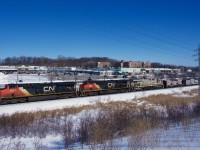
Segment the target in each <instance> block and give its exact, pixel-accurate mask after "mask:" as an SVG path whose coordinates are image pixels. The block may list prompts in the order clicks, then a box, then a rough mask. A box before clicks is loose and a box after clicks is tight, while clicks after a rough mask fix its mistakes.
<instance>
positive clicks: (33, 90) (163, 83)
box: [0, 78, 198, 105]
mask: <svg viewBox="0 0 200 150" xmlns="http://www.w3.org/2000/svg"><path fill="white" fill-rule="evenodd" d="M197 83H198V82H197V80H194V79H193V80H181V81H178V80H177V81H176V82H175V81H173V82H172V81H167V80H159V79H141V80H131V79H113V80H91V79H90V78H89V79H88V80H86V81H83V82H81V83H77V82H48V83H18V84H0V105H3V104H12V103H21V102H32V101H42V100H53V99H64V98H72V97H81V96H90V95H102V94H112V93H122V92H132V91H138V90H148V89H157V88H168V87H175V86H184V85H191V84H197Z"/></svg>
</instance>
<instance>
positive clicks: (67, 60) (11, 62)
mask: <svg viewBox="0 0 200 150" xmlns="http://www.w3.org/2000/svg"><path fill="white" fill-rule="evenodd" d="M101 61H102V62H111V64H112V66H117V65H115V64H117V63H120V60H116V59H111V58H108V57H81V58H74V57H65V56H62V55H59V56H57V58H48V57H43V56H42V57H30V56H20V57H7V58H5V59H0V65H2V66H3V65H7V66H20V65H26V66H48V67H65V66H68V67H80V68H96V67H97V63H98V62H101ZM151 68H181V69H183V70H186V69H188V68H189V67H185V66H176V65H168V64H161V63H157V62H156V63H155V62H154V63H151ZM190 68H192V69H193V70H195V71H197V70H198V67H190Z"/></svg>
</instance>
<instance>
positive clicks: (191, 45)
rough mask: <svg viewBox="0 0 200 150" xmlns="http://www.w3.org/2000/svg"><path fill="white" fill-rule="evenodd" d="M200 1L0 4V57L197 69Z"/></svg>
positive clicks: (15, 0) (39, 0) (92, 0)
mask: <svg viewBox="0 0 200 150" xmlns="http://www.w3.org/2000/svg"><path fill="white" fill-rule="evenodd" d="M199 6H200V1H199V0H151V1H150V0H137V1H136V0H24V1H23V0H6V1H0V52H1V55H0V59H4V58H6V57H13V56H17V57H18V56H22V55H23V56H45V57H50V58H56V57H57V56H58V55H63V56H66V57H77V58H79V57H92V56H99V57H109V58H113V59H118V60H127V61H150V62H160V63H165V64H174V65H186V66H197V62H195V61H194V59H195V58H194V57H192V55H194V54H195V52H194V50H195V49H197V48H198V44H200V9H199Z"/></svg>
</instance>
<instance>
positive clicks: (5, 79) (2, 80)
mask: <svg viewBox="0 0 200 150" xmlns="http://www.w3.org/2000/svg"><path fill="white" fill-rule="evenodd" d="M7 82H8V76H7V75H5V74H3V73H2V72H0V83H7Z"/></svg>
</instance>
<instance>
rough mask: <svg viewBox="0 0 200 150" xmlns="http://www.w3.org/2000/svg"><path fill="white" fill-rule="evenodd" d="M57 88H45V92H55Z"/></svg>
mask: <svg viewBox="0 0 200 150" xmlns="http://www.w3.org/2000/svg"><path fill="white" fill-rule="evenodd" d="M55 87H56V86H45V87H44V88H43V90H44V92H55Z"/></svg>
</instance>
